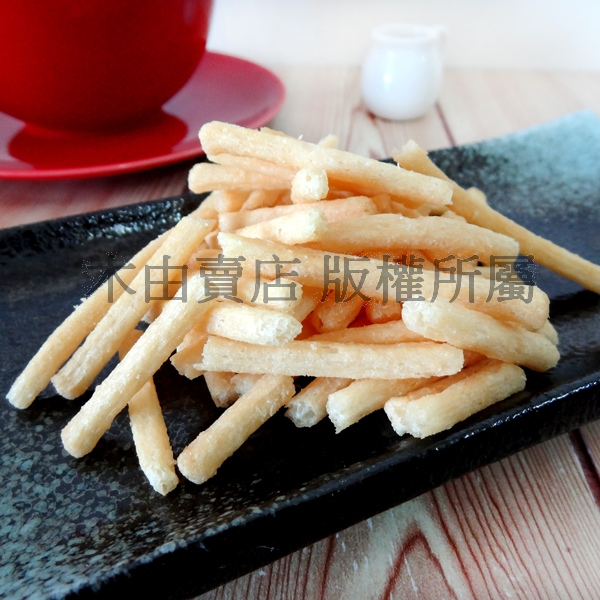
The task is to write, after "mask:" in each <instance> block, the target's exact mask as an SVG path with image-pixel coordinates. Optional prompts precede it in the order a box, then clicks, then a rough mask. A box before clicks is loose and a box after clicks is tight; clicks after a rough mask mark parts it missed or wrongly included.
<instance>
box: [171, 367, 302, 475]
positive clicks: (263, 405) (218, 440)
mask: <svg viewBox="0 0 600 600" xmlns="http://www.w3.org/2000/svg"><path fill="white" fill-rule="evenodd" d="M295 391H296V390H295V388H294V382H293V380H292V378H291V377H284V376H280V375H263V377H261V378H260V379H259V380H258V381H257V383H256V384H255V385H254V386H253V387H252V389H251V390H250V391H249V392H247V393H246V394H244V395H243V396H241V397H240V398H238V400H237V401H236V402H235V403H234V404H232V405H231V406H230V407H229V408H228V409H227V410H226V411H225V412H224V413H223V414H222V415H221V416H220V417H219V418H218V419H217V420H216V421H215V422H214V423H213V424H212V425H211V426H210V427H209V428H208V429H206V430H204V431H203V432H201V433H200V434H199V435H198V437H197V438H196V439H195V440H194V441H193V442H192V443H191V444H190V445H189V446H187V447H186V448H185V449H184V450H183V452H182V453H181V454H180V455H179V458H178V459H177V466H178V467H179V470H180V471H181V473H182V474H183V476H184V477H186V478H187V479H189V480H190V481H193V482H194V483H197V484H200V483H204V482H205V481H206V480H207V479H210V478H211V477H212V476H213V475H214V474H215V473H216V472H217V469H218V468H219V467H220V466H221V465H222V464H223V462H224V461H225V460H226V459H227V458H229V457H230V456H231V455H232V454H233V453H234V452H235V451H236V450H237V449H238V448H239V447H240V446H241V445H242V444H243V443H244V442H245V441H246V440H247V439H248V438H249V437H250V435H252V434H253V433H254V432H255V431H256V430H257V429H258V428H259V427H260V426H261V425H262V424H263V423H265V422H266V421H267V420H268V419H269V418H270V417H272V416H273V415H274V414H275V413H276V412H277V411H278V410H279V409H280V408H281V407H282V406H284V405H285V404H286V403H287V402H288V401H289V400H290V399H291V398H292V396H293V395H294V393H295Z"/></svg>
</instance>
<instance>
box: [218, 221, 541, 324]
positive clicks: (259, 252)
mask: <svg viewBox="0 0 600 600" xmlns="http://www.w3.org/2000/svg"><path fill="white" fill-rule="evenodd" d="M218 239H219V244H220V245H221V248H222V249H223V253H224V254H225V255H226V256H238V255H243V256H245V258H246V262H245V263H244V270H246V269H252V268H253V267H252V265H253V263H254V261H256V260H260V261H265V264H263V265H262V266H263V273H264V274H265V275H271V276H274V274H275V270H274V269H275V266H274V265H273V264H266V262H268V261H270V262H271V263H273V255H276V256H277V257H278V259H279V260H280V261H293V260H297V261H299V262H297V263H296V264H294V265H293V267H294V271H295V272H297V275H295V276H293V277H292V276H289V278H290V279H297V280H298V281H300V282H301V283H302V284H304V285H307V286H310V287H315V288H321V289H323V286H324V285H325V284H326V285H327V286H328V287H329V288H330V289H335V287H336V286H337V285H339V283H337V282H336V281H335V278H337V279H338V280H339V278H340V277H341V275H340V273H343V269H344V264H345V261H346V262H347V264H348V265H350V266H351V268H352V269H353V270H357V271H362V272H364V280H363V281H362V285H361V286H360V291H361V293H362V294H364V295H365V296H367V297H368V298H378V299H380V300H387V297H391V298H394V295H395V291H394V290H393V289H390V288H389V287H388V289H387V290H386V288H385V286H384V285H382V284H381V282H382V279H381V277H382V274H384V271H386V270H387V272H388V273H389V270H390V269H391V268H393V265H392V264H391V263H389V264H388V265H386V264H385V263H384V262H383V261H379V260H373V259H371V260H366V259H365V260H364V261H359V257H356V256H348V255H343V254H337V253H334V252H324V251H322V250H313V249H310V248H303V247H290V246H286V245H284V244H278V243H276V242H267V241H264V240H253V239H248V238H243V237H241V236H238V235H236V234H234V233H219V236H218ZM365 258H366V257H365ZM326 261H327V262H326ZM326 264H327V265H329V267H328V268H329V270H330V271H331V270H332V269H336V268H337V270H338V272H337V273H335V274H333V275H330V276H329V277H328V276H327V272H326ZM439 275H440V274H439V273H435V272H432V271H428V270H426V269H423V271H422V272H421V273H419V274H418V277H419V278H420V281H418V282H417V283H418V284H419V285H418V286H414V287H413V289H412V291H411V292H410V297H414V298H419V297H422V298H423V299H425V300H431V299H432V298H435V297H436V296H437V298H439V300H440V301H446V302H450V301H451V300H452V299H453V297H454V296H455V294H456V300H455V301H456V303H462V304H465V305H468V306H471V307H472V308H475V309H477V310H478V311H481V312H484V313H486V314H490V315H493V316H494V317H496V318H499V319H506V320H509V321H515V322H517V323H519V324H521V325H523V326H524V327H526V328H528V329H533V330H535V329H539V328H540V327H542V326H543V325H544V323H545V322H546V320H547V319H548V313H549V300H548V296H547V295H546V294H545V293H544V292H543V291H542V290H540V288H537V287H532V288H531V301H530V302H523V300H522V299H520V298H511V299H505V300H503V301H502V302H500V301H498V297H499V291H498V289H497V288H494V290H491V288H490V280H488V279H485V278H483V277H478V276H472V278H470V277H465V276H464V279H462V280H461V281H460V282H459V283H458V284H456V283H454V284H453V283H450V282H448V283H444V282H442V283H440V279H438V276H439ZM447 279H448V277H447V276H444V278H443V280H447ZM415 281H416V280H415ZM490 291H492V294H491V297H490ZM386 292H387V294H386ZM406 293H407V295H408V294H409V291H408V290H407V292H406ZM386 296H387V297H386Z"/></svg>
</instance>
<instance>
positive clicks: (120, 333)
mask: <svg viewBox="0 0 600 600" xmlns="http://www.w3.org/2000/svg"><path fill="white" fill-rule="evenodd" d="M213 226H214V221H205V220H203V219H195V218H191V217H184V218H183V219H182V220H181V221H179V223H178V224H177V225H176V226H175V227H174V228H173V230H172V231H171V233H170V234H169V236H168V237H167V238H166V240H165V242H164V243H163V244H162V245H161V247H160V248H159V249H158V250H157V251H156V252H155V253H154V254H153V256H152V257H151V258H150V259H149V260H148V263H147V266H151V267H155V268H157V269H158V268H161V266H162V265H163V259H164V257H170V259H169V261H168V262H169V265H170V266H172V267H175V268H174V269H173V271H171V269H169V270H168V273H167V274H166V276H165V277H164V278H163V280H164V281H166V280H173V279H180V278H181V273H182V271H181V267H180V266H181V265H184V264H185V262H186V260H187V259H188V257H189V256H190V254H191V253H192V252H193V251H194V250H195V249H196V248H197V246H198V244H199V243H200V242H201V241H202V240H203V238H204V236H205V235H206V234H207V233H208V232H209V231H210V230H211V229H212V227H213ZM177 267H179V268H177ZM146 275H147V274H146V272H145V270H142V271H140V273H138V274H137V275H136V277H135V279H134V280H133V281H132V282H131V286H130V287H131V289H132V290H133V292H134V293H133V294H129V293H126V294H122V295H121V297H120V298H119V299H118V300H117V301H116V302H115V303H114V304H112V305H111V307H110V309H109V311H108V312H107V313H106V315H105V316H104V317H103V318H102V320H101V321H100V322H99V323H98V324H97V325H96V327H95V328H94V329H93V331H91V332H90V334H89V335H88V337H87V339H86V340H85V342H84V343H83V345H82V346H81V347H80V348H79V349H78V350H77V351H76V352H75V353H74V354H73V356H72V357H71V359H70V360H69V362H67V364H66V365H65V366H64V367H63V368H62V369H61V370H60V371H59V372H58V373H57V374H56V375H55V376H54V377H53V378H52V383H53V384H54V387H55V388H56V390H57V391H58V393H59V394H60V395H61V396H64V397H65V398H76V397H77V396H80V395H81V394H83V392H85V390H87V389H88V387H89V386H90V385H91V383H92V382H93V381H94V379H95V378H96V376H97V375H98V374H99V373H100V371H102V369H103V368H104V366H105V365H106V364H107V363H108V361H109V360H110V359H111V358H112V357H113V356H114V355H115V354H116V352H117V350H118V349H119V346H120V345H121V342H122V341H123V340H124V339H125V338H126V337H127V334H128V333H129V332H130V331H131V330H132V329H134V328H135V327H136V326H137V324H138V323H139V322H140V320H141V319H142V317H143V316H144V314H145V313H146V311H147V310H148V306H149V303H148V301H147V299H146V298H147V294H146V292H147V291H150V297H157V296H158V295H159V294H162V283H159V284H156V285H151V286H148V288H149V289H148V288H146V287H145V285H146V281H147V277H146ZM163 275H164V274H163ZM150 277H151V278H153V280H156V272H155V271H154V272H152V270H151V275H150Z"/></svg>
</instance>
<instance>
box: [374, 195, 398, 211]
mask: <svg viewBox="0 0 600 600" xmlns="http://www.w3.org/2000/svg"><path fill="white" fill-rule="evenodd" d="M371 201H372V202H373V204H375V206H376V207H377V213H378V214H385V213H391V212H393V211H392V198H391V196H390V195H389V194H376V195H375V196H371Z"/></svg>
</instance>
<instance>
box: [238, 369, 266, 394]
mask: <svg viewBox="0 0 600 600" xmlns="http://www.w3.org/2000/svg"><path fill="white" fill-rule="evenodd" d="M261 377H262V373H236V374H235V375H234V376H233V377H232V378H231V385H232V386H233V387H234V389H235V391H236V392H237V394H238V396H243V395H244V394H245V393H246V392H249V391H250V389H251V388H252V386H253V385H254V384H255V383H256V382H257V381H258V380H259V379H260V378H261Z"/></svg>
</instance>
